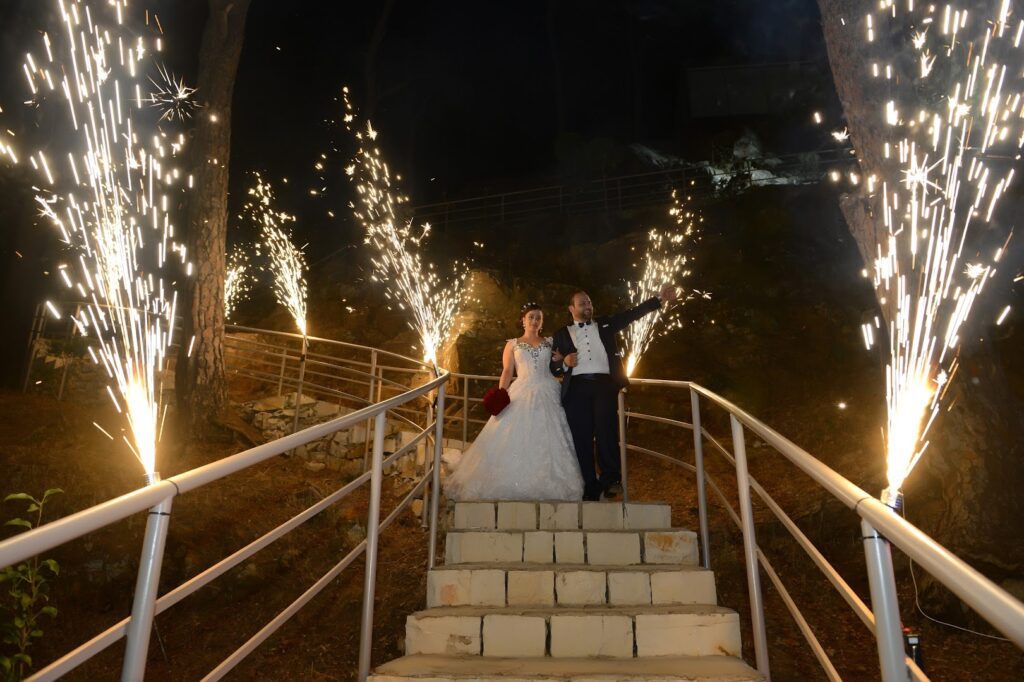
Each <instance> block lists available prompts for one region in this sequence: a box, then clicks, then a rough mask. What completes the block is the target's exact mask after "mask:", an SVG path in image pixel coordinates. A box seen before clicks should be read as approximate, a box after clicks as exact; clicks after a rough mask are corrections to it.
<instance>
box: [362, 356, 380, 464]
mask: <svg viewBox="0 0 1024 682" xmlns="http://www.w3.org/2000/svg"><path fill="white" fill-rule="evenodd" d="M376 381H377V349H376V348H375V349H373V350H372V351H371V352H370V392H369V394H367V396H366V404H367V405H372V404H373V389H374V383H375V382H376ZM372 425H373V420H372V419H367V420H366V437H365V438H363V471H366V465H367V462H368V460H369V457H370V426H372Z"/></svg>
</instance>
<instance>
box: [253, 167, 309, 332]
mask: <svg viewBox="0 0 1024 682" xmlns="http://www.w3.org/2000/svg"><path fill="white" fill-rule="evenodd" d="M253 176H254V177H255V179H256V184H255V185H254V186H253V187H252V188H250V189H249V196H250V200H249V201H248V202H247V203H246V204H245V209H244V210H245V213H246V215H248V217H249V220H250V221H251V222H252V223H253V225H255V227H256V228H257V229H258V230H259V231H260V236H261V238H262V239H261V241H260V242H259V243H258V244H257V253H258V254H262V252H263V250H265V251H266V255H267V259H268V265H267V269H268V270H269V271H270V273H271V274H272V275H273V278H274V295H275V296H276V297H277V302H278V303H280V304H281V305H282V306H284V307H285V309H287V310H288V312H289V313H290V314H291V316H292V319H293V320H295V326H296V327H298V329H299V332H300V333H301V334H302V335H303V336H305V335H306V333H307V329H306V257H305V256H304V255H303V253H302V249H300V248H298V247H296V246H295V245H294V244H293V243H292V240H291V238H290V237H289V235H288V232H287V231H286V230H285V226H286V225H288V224H289V223H293V222H295V217H294V216H291V215H289V214H287V213H284V212H283V211H278V210H277V209H275V208H274V188H273V187H271V185H270V183H269V182H268V181H266V180H264V179H263V178H262V177H261V176H260V174H259V173H253Z"/></svg>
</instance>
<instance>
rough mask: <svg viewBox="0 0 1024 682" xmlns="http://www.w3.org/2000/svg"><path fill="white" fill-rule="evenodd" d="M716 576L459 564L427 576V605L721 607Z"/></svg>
mask: <svg viewBox="0 0 1024 682" xmlns="http://www.w3.org/2000/svg"><path fill="white" fill-rule="evenodd" d="M717 603H718V599H717V595H716V593H715V574H714V572H713V571H709V570H705V569H703V568H697V567H694V566H672V565H668V564H661V565H659V564H641V565H637V566H603V565H587V564H457V565H452V566H440V567H437V568H434V569H433V570H431V571H430V572H429V573H428V574H427V606H428V607H435V606H506V605H507V606H514V607H515V606H555V605H558V606H585V605H604V604H609V605H612V606H648V605H666V604H717Z"/></svg>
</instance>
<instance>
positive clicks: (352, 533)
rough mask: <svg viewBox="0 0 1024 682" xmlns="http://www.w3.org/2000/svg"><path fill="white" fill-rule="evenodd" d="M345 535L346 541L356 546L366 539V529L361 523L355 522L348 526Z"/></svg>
mask: <svg viewBox="0 0 1024 682" xmlns="http://www.w3.org/2000/svg"><path fill="white" fill-rule="evenodd" d="M344 535H345V543H346V544H348V545H349V546H355V545H358V544H359V543H360V542H362V541H363V540H365V539H366V529H365V528H363V527H362V526H361V525H360V524H358V523H354V524H352V525H351V526H349V527H348V529H347V530H346V531H345V533H344Z"/></svg>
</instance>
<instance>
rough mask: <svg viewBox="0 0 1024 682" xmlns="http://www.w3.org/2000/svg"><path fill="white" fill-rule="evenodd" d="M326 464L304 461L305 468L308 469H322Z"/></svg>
mask: <svg viewBox="0 0 1024 682" xmlns="http://www.w3.org/2000/svg"><path fill="white" fill-rule="evenodd" d="M326 468H327V465H326V464H324V463H323V462H306V469H308V470H309V471H323V470H324V469H326Z"/></svg>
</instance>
